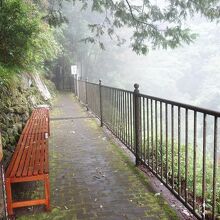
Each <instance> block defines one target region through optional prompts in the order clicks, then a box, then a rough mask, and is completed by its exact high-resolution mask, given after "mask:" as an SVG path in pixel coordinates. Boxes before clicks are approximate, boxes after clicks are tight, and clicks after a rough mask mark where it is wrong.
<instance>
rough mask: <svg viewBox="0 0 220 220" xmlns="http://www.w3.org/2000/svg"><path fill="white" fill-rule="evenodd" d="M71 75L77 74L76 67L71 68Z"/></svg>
mask: <svg viewBox="0 0 220 220" xmlns="http://www.w3.org/2000/svg"><path fill="white" fill-rule="evenodd" d="M71 74H72V75H74V74H77V65H72V66H71Z"/></svg>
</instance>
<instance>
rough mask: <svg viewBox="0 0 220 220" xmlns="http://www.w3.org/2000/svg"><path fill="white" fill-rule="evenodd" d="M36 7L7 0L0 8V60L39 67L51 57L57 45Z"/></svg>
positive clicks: (12, 64) (5, 62)
mask: <svg viewBox="0 0 220 220" xmlns="http://www.w3.org/2000/svg"><path fill="white" fill-rule="evenodd" d="M41 17H42V16H41V14H40V12H39V11H38V9H37V7H36V6H34V5H33V4H31V3H26V2H25V1H20V0H7V1H5V2H4V4H3V6H2V8H1V10H0V33H1V34H0V62H2V63H4V64H6V65H10V66H19V67H23V68H30V67H33V66H34V67H37V66H39V67H40V66H42V65H43V62H44V61H45V60H50V59H53V58H55V56H56V55H57V54H58V53H59V50H60V48H59V46H58V44H57V43H56V41H55V39H54V37H53V31H52V30H51V29H50V28H49V26H48V25H47V24H46V23H45V22H43V20H42V19H41Z"/></svg>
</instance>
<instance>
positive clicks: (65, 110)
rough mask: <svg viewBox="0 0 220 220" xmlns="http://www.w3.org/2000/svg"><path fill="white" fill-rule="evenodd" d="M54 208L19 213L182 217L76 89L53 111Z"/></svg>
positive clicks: (70, 219) (74, 217) (85, 219)
mask: <svg viewBox="0 0 220 220" xmlns="http://www.w3.org/2000/svg"><path fill="white" fill-rule="evenodd" d="M51 118H52V120H51V138H50V179H51V205H52V211H51V212H50V213H34V214H33V212H32V214H31V215H29V216H23V217H20V218H19V219H53V220H57V219H67V220H124V219H125V220H127V219H129V220H144V219H149V220H150V219H151V220H153V219H160V220H163V219H169V220H171V219H178V218H177V217H176V214H175V212H174V211H173V210H172V209H171V208H170V207H169V206H168V205H167V203H166V202H165V201H164V200H163V199H162V198H161V197H160V196H159V197H158V196H157V194H156V195H155V192H153V190H152V188H151V187H150V185H149V183H148V182H147V179H146V177H145V176H144V175H143V174H142V173H140V172H139V171H138V169H137V168H135V167H134V165H133V163H132V162H131V160H130V159H129V157H127V156H126V154H125V152H124V151H123V150H122V149H121V148H120V147H118V146H115V144H114V143H113V141H112V140H111V139H110V138H108V137H107V136H106V135H105V133H104V132H103V130H102V129H101V128H100V127H99V126H98V124H97V122H96V120H95V119H92V118H89V115H88V113H87V112H86V111H85V110H84V109H83V108H82V107H81V106H80V105H79V103H78V101H77V100H76V99H75V98H74V97H73V96H72V95H71V94H63V95H59V96H58V98H57V100H56V102H55V103H54V106H53V110H52V112H51Z"/></svg>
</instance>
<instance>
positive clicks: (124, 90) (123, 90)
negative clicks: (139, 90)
mask: <svg viewBox="0 0 220 220" xmlns="http://www.w3.org/2000/svg"><path fill="white" fill-rule="evenodd" d="M102 87H105V88H108V89H115V90H117V91H122V92H127V93H133V92H132V91H130V90H126V89H119V88H115V87H111V86H105V85H102Z"/></svg>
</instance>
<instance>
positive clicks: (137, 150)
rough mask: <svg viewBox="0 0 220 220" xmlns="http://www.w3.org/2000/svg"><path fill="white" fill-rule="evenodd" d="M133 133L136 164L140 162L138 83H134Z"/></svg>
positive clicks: (139, 100) (139, 101)
mask: <svg viewBox="0 0 220 220" xmlns="http://www.w3.org/2000/svg"><path fill="white" fill-rule="evenodd" d="M134 88H135V89H134V135H135V139H134V140H135V156H136V166H138V165H140V164H141V159H140V158H141V155H140V154H141V99H140V97H139V85H138V84H134Z"/></svg>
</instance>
